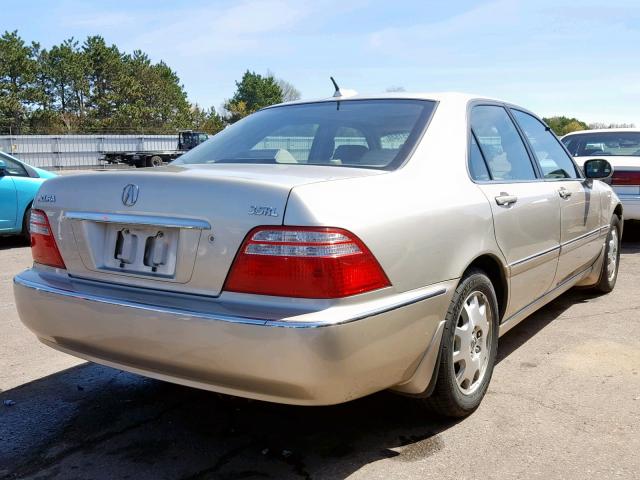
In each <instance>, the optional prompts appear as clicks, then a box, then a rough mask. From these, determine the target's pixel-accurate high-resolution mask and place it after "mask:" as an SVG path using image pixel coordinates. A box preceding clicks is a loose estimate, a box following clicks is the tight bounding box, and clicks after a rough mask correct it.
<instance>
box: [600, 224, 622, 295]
mask: <svg viewBox="0 0 640 480" xmlns="http://www.w3.org/2000/svg"><path fill="white" fill-rule="evenodd" d="M619 267H620V219H619V218H618V216H617V215H615V214H614V215H613V216H612V217H611V224H610V228H609V234H608V235H607V240H606V243H605V248H604V261H603V262H602V269H601V270H600V279H599V280H598V283H596V284H595V285H594V287H593V289H594V290H595V291H597V292H601V293H609V292H610V291H611V290H613V288H614V287H615V286H616V281H617V280H618V268H619Z"/></svg>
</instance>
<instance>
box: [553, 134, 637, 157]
mask: <svg viewBox="0 0 640 480" xmlns="http://www.w3.org/2000/svg"><path fill="white" fill-rule="evenodd" d="M562 143H564V145H565V146H566V147H567V150H569V152H570V153H571V155H573V156H574V157H602V156H604V157H619V156H631V157H638V156H640V132H594V133H578V134H573V135H569V136H567V137H564V138H563V139H562Z"/></svg>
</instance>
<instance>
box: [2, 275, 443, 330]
mask: <svg viewBox="0 0 640 480" xmlns="http://www.w3.org/2000/svg"><path fill="white" fill-rule="evenodd" d="M13 283H14V284H16V285H20V286H22V287H25V288H30V289H32V290H36V291H39V292H44V293H49V294H53V295H60V296H63V297H67V298H73V299H76V300H82V301H89V302H96V303H102V304H106V305H113V306H116V307H125V308H134V309H138V310H145V311H148V312H155V313H162V314H168V315H176V316H187V317H194V318H198V319H203V320H212V321H221V322H228V323H239V324H246V325H258V326H266V327H286V328H319V327H332V326H336V325H343V324H345V323H351V322H355V321H358V320H363V319H365V318H368V317H373V316H376V315H380V314H383V313H387V312H390V311H392V310H395V309H397V308H401V307H406V306H409V305H412V304H414V303H418V302H420V301H423V300H427V299H429V298H433V297H437V296H440V295H443V294H444V293H446V291H447V289H446V288H444V287H439V288H434V289H431V290H428V291H421V292H418V293H416V294H415V295H413V296H405V297H404V298H402V299H401V300H398V301H396V302H392V303H388V304H386V305H381V306H377V307H375V308H371V309H369V310H365V311H363V312H361V313H359V314H357V315H353V316H350V317H348V318H346V319H343V320H338V321H330V320H328V321H316V322H313V321H310V322H303V321H296V320H292V321H287V320H265V319H260V318H251V317H243V316H236V315H228V314H217V313H216V314H213V313H207V312H199V311H192V310H186V309H178V308H171V307H165V306H156V305H148V304H144V303H139V302H133V301H128V300H121V299H115V298H109V297H104V296H100V295H95V294H90V293H83V292H77V291H73V290H65V289H62V288H57V287H54V286H51V285H46V284H43V283H39V282H34V281H31V280H28V279H25V278H22V277H20V275H18V276H16V277H14V279H13Z"/></svg>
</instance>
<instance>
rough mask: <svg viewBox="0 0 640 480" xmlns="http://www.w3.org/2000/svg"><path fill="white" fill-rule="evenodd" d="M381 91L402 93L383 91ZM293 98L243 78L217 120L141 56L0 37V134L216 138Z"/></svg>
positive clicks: (266, 82) (98, 42)
mask: <svg viewBox="0 0 640 480" xmlns="http://www.w3.org/2000/svg"><path fill="white" fill-rule="evenodd" d="M387 91H404V88H403V87H398V86H394V87H389V88H388V89H387ZM298 98H300V92H299V91H298V90H297V89H296V88H295V87H294V86H293V85H292V84H291V83H289V82H287V81H285V80H283V79H279V78H276V76H275V75H274V74H273V73H272V72H267V73H266V74H265V75H260V74H257V73H255V72H251V71H249V70H247V71H246V72H245V73H244V75H243V76H242V78H241V79H240V80H239V81H237V82H236V91H235V92H234V94H233V96H232V97H231V98H229V99H228V100H226V101H225V102H224V104H223V106H222V109H221V112H218V111H216V109H215V108H214V107H209V108H203V107H201V106H199V105H197V104H193V103H191V102H190V101H189V99H188V96H187V93H186V91H185V89H184V86H183V85H182V84H181V83H180V79H179V78H178V75H177V74H176V72H174V71H173V70H172V69H171V68H170V67H169V66H168V65H167V64H166V63H164V62H162V61H160V62H157V63H154V62H152V61H151V59H150V58H149V56H148V55H147V54H146V53H144V52H143V51H141V50H135V51H134V52H133V53H125V52H121V51H120V50H119V49H118V47H116V46H115V45H108V44H107V43H106V41H105V40H104V38H102V37H101V36H99V35H94V36H89V37H87V38H86V39H85V40H84V41H83V42H80V41H78V40H75V39H74V38H70V39H68V40H65V41H63V42H62V43H60V44H59V45H54V46H52V47H51V48H49V49H46V48H42V46H41V45H40V44H39V43H37V42H31V43H27V42H26V41H25V40H24V39H22V38H21V37H20V35H19V34H18V32H17V31H13V32H9V31H5V32H4V34H3V35H2V36H1V37H0V134H7V133H10V134H16V135H18V134H66V133H80V134H82V133H87V134H88V133H134V132H144V133H175V132H176V131H177V130H180V129H194V130H203V131H205V132H207V133H211V134H213V133H216V132H218V131H220V130H222V129H223V128H224V127H225V126H226V125H228V124H230V123H233V122H236V121H238V120H239V119H241V118H243V117H244V116H246V115H249V114H251V113H253V112H255V111H256V110H259V109H260V108H263V107H265V106H268V105H273V104H274V103H280V102H282V101H290V100H296V99H298ZM544 121H545V122H546V123H547V125H549V127H551V129H552V130H553V131H554V132H555V133H556V134H557V135H559V136H562V135H566V134H567V133H569V132H573V131H576V130H586V129H588V128H613V127H633V124H604V123H593V124H587V123H585V122H583V121H581V120H578V119H577V118H569V117H565V116H555V117H549V118H544Z"/></svg>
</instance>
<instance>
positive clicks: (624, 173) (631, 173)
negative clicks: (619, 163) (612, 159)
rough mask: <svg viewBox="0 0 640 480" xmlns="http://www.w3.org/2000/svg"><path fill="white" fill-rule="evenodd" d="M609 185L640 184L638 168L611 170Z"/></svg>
mask: <svg viewBox="0 0 640 480" xmlns="http://www.w3.org/2000/svg"><path fill="white" fill-rule="evenodd" d="M611 185H631V186H633V185H640V170H615V169H614V170H613V177H611Z"/></svg>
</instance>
